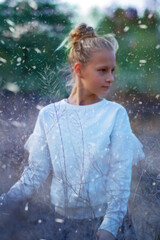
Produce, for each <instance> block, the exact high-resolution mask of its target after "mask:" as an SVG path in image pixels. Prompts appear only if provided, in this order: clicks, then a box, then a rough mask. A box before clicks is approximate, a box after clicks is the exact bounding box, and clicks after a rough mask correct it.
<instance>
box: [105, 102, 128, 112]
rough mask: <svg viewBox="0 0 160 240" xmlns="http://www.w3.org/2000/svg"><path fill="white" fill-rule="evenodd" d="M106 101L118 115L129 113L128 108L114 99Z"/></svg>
mask: <svg viewBox="0 0 160 240" xmlns="http://www.w3.org/2000/svg"><path fill="white" fill-rule="evenodd" d="M106 103H107V104H109V106H110V108H111V109H112V110H113V111H114V112H115V114H116V115H119V114H127V115H128V113H127V110H126V109H125V107H124V106H123V105H121V104H120V103H117V102H114V101H109V100H106Z"/></svg>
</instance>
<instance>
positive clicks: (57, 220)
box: [55, 218, 64, 223]
mask: <svg viewBox="0 0 160 240" xmlns="http://www.w3.org/2000/svg"><path fill="white" fill-rule="evenodd" d="M55 222H57V223H63V222H64V220H63V219H61V218H56V219H55Z"/></svg>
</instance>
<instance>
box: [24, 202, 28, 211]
mask: <svg viewBox="0 0 160 240" xmlns="http://www.w3.org/2000/svg"><path fill="white" fill-rule="evenodd" d="M24 210H25V211H26V212H27V211H28V202H27V203H26V205H25V208H24Z"/></svg>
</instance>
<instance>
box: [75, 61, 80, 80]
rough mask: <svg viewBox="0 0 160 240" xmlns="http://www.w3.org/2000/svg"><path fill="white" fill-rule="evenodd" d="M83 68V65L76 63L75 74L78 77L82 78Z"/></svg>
mask: <svg viewBox="0 0 160 240" xmlns="http://www.w3.org/2000/svg"><path fill="white" fill-rule="evenodd" d="M81 68H82V64H81V63H80V62H76V63H75V65H74V72H75V74H76V75H77V76H78V77H80V76H81Z"/></svg>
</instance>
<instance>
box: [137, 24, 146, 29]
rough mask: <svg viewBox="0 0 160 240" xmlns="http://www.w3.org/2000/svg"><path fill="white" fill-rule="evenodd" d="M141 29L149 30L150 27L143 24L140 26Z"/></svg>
mask: <svg viewBox="0 0 160 240" xmlns="http://www.w3.org/2000/svg"><path fill="white" fill-rule="evenodd" d="M139 27H140V28H141V29H147V28H148V26H147V25H145V24H141V25H139Z"/></svg>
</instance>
